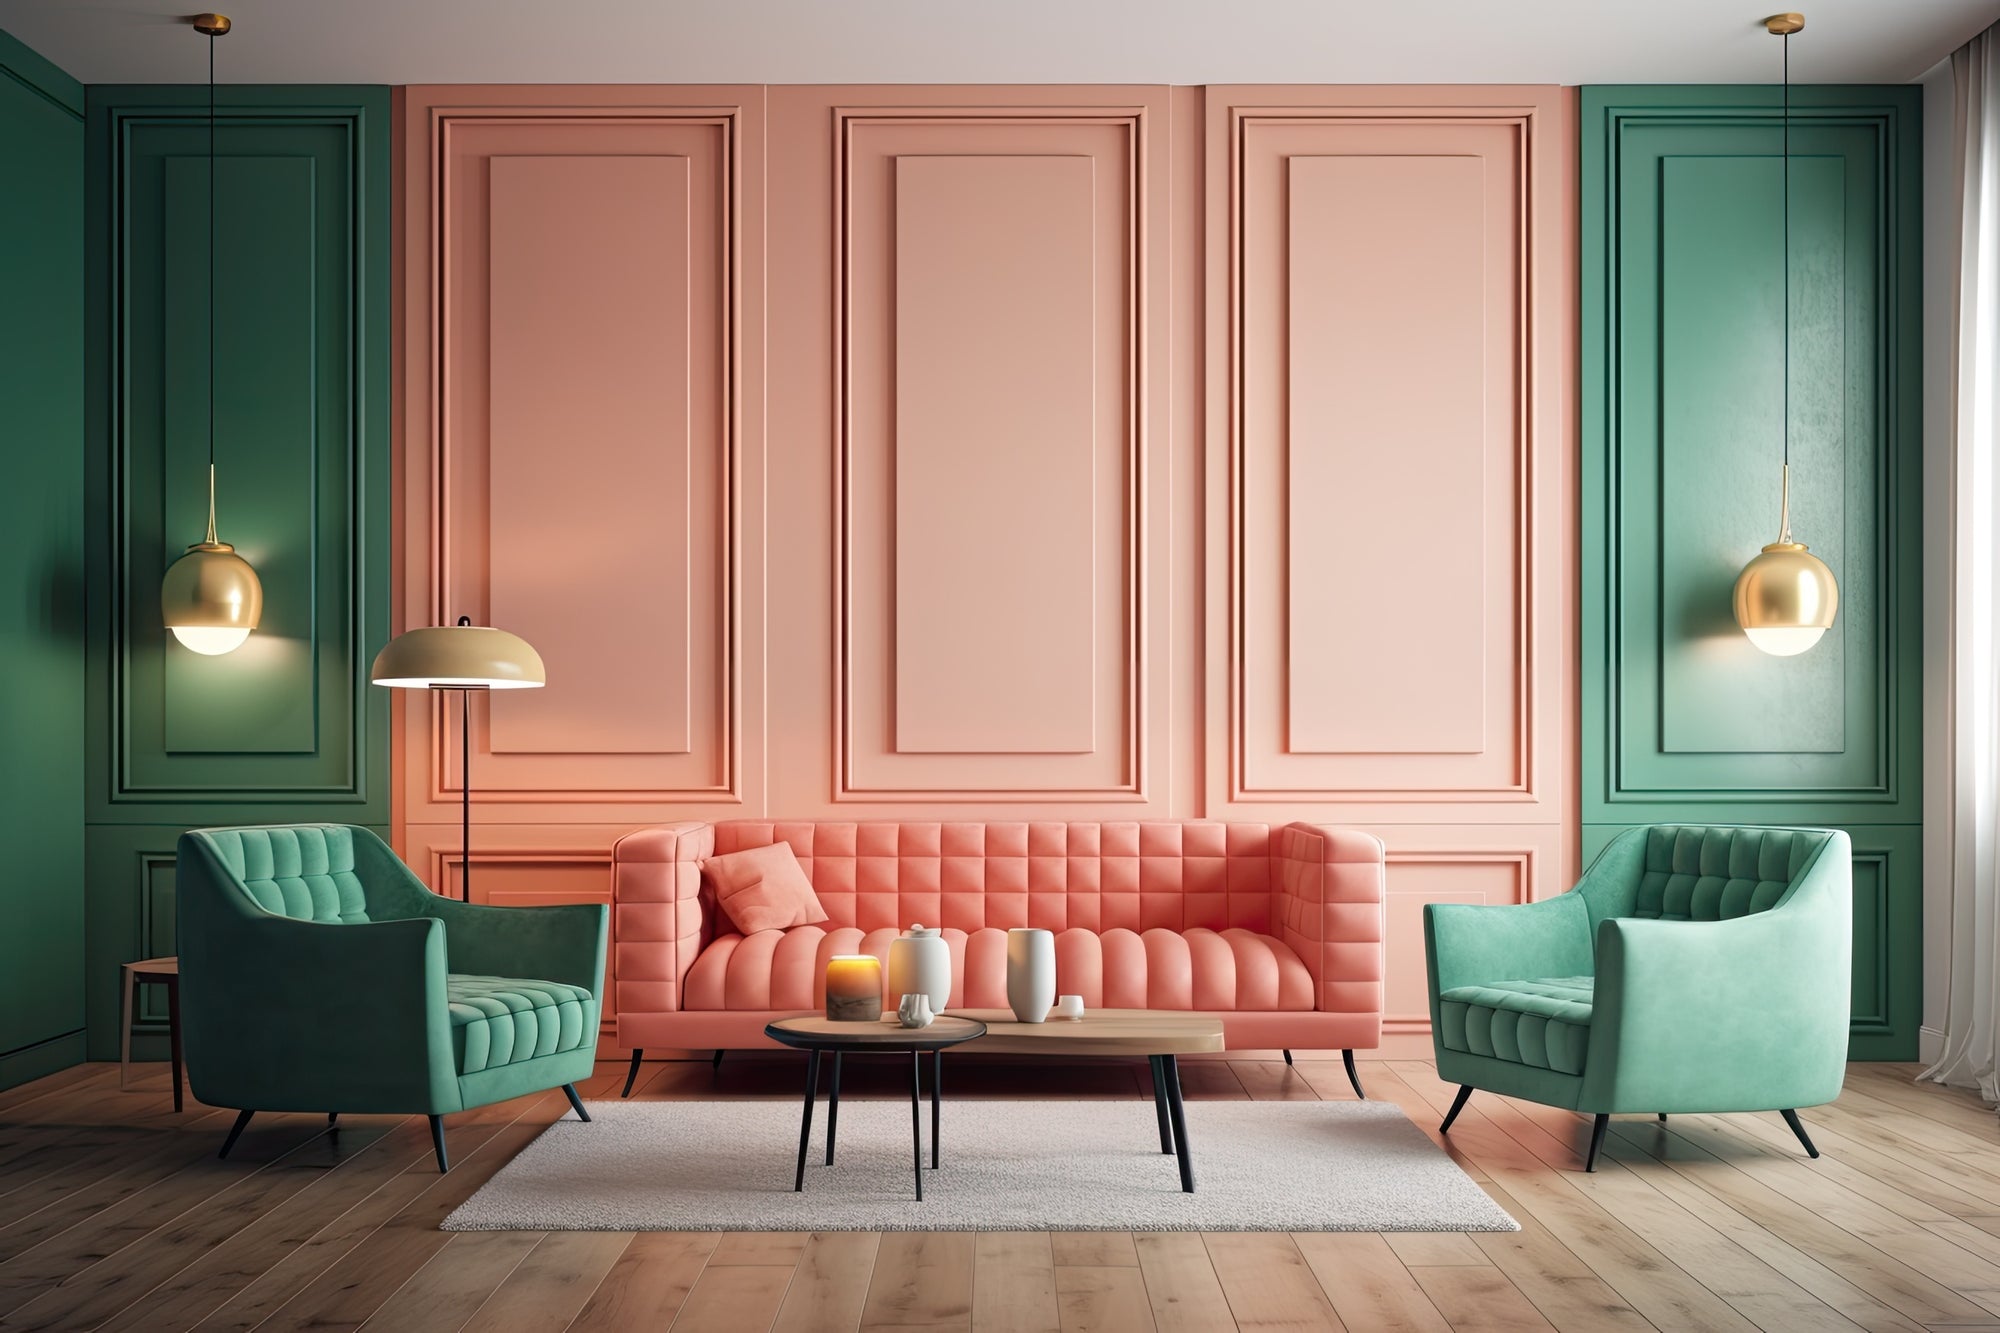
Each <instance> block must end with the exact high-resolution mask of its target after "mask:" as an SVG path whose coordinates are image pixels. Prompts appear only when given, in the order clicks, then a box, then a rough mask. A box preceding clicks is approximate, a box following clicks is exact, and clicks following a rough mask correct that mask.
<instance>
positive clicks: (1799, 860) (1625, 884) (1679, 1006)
mask: <svg viewBox="0 0 2000 1333" xmlns="http://www.w3.org/2000/svg"><path fill="white" fill-rule="evenodd" d="M1851 858H1852V849H1851V847H1850V845H1849V843H1848V839H1847V835H1846V834H1845V833H1841V832H1838V831H1836V830H1832V829H1788V828H1738V827H1707V826H1696V825H1669V824H1662V825H1654V826H1652V827H1650V828H1636V829H1631V830H1629V831H1627V832H1625V833H1621V834H1619V835H1618V837H1617V838H1615V839H1614V840H1613V841H1612V843H1611V845H1610V846H1608V847H1606V848H1605V849H1604V851H1603V852H1602V853H1601V854H1600V855H1599V856H1598V858H1597V859H1596V861H1594V862H1592V863H1591V866H1590V868H1589V869H1588V870H1586V871H1585V872H1584V875H1583V879H1582V880H1581V881H1580V882H1579V883H1578V884H1577V885H1576V887H1575V888H1574V889H1572V890H1570V891H1569V892H1568V893H1565V894H1562V895H1561V896H1559V897H1555V898H1549V899H1545V900H1543V901H1541V902H1537V903H1529V904H1526V905H1522V906H1507V907H1475V906H1465V905H1459V904H1451V903H1432V904H1429V905H1428V906H1426V907H1425V908H1424V944H1425V947H1426V950H1427V952H1428V954H1429V963H1430V1002H1431V1040H1432V1045H1433V1047H1434V1049H1435V1051H1436V1054H1437V1067H1438V1074H1439V1075H1440V1076H1441V1077H1443V1078H1446V1079H1449V1080H1450V1081H1451V1082H1453V1083H1457V1084H1458V1085H1459V1090H1458V1096H1457V1098H1456V1099H1455V1100H1454V1101H1453V1102H1452V1104H1451V1111H1450V1113H1449V1114H1447V1115H1446V1116H1445V1118H1444V1124H1443V1126H1442V1131H1444V1132H1449V1131H1450V1129H1451V1123H1452V1121H1454V1120H1456V1119H1457V1118H1458V1113H1459V1112H1460V1111H1461V1110H1463V1109H1464V1107H1465V1103H1466V1099H1467V1098H1469V1097H1470V1096H1471V1095H1472V1090H1473V1089H1474V1088H1484V1089H1486V1090H1487V1091H1489V1092H1497V1093H1501V1094H1503V1095H1505V1096H1508V1097H1521V1098H1525V1099H1526V1100H1528V1101H1534V1102H1541V1103H1542V1104H1543V1105H1546V1106H1560V1107H1563V1108H1565V1109H1567V1110H1573V1111H1581V1112H1583V1113H1585V1114H1586V1115H1590V1116H1592V1117H1593V1118H1594V1122H1593V1124H1592V1126H1591V1135H1590V1155H1589V1158H1588V1159H1587V1160H1586V1162H1585V1164H1584V1170H1586V1171H1594V1170H1596V1169H1597V1153H1598V1149H1599V1148H1601V1147H1602V1146H1603V1143H1604V1130H1605V1126H1606V1124H1607V1123H1608V1122H1609V1121H1610V1119H1611V1117H1612V1116H1613V1115H1618V1114H1622V1113H1629V1112H1650V1113H1657V1114H1658V1115H1659V1117H1660V1119H1662V1120H1665V1119H1666V1118H1667V1115H1668V1113H1669V1112H1676V1111H1678V1112H1689V1113H1701V1112H1724V1111H1778V1112H1780V1113H1781V1114H1783V1116H1784V1117H1785V1123H1786V1124H1788V1125H1790V1126H1791V1128H1792V1132H1793V1133H1794V1134H1796V1135H1798V1138H1799V1142H1800V1143H1802V1144H1803V1145H1805V1149H1806V1152H1807V1154H1808V1155H1810V1156H1813V1157H1818V1156H1819V1150H1818V1149H1816V1148H1815V1147H1813V1143H1812V1140H1811V1139H1810V1138H1809V1137H1807V1135H1806V1131H1805V1126H1804V1125H1802V1124H1800V1123H1799V1117H1798V1108H1799V1107H1801V1106H1818V1105H1821V1104H1822V1103H1825V1102H1830V1101H1832V1100H1833V1099H1834V1098H1835V1097H1838V1096H1839V1095H1840V1087H1841V1081H1842V1079H1843V1078H1844V1077H1845V1074H1846V1064H1847V1028H1848V1007H1849V1005H1848V988H1849V978H1850V975H1851V963H1850V958H1851V954H1852V950H1853V931H1854V921H1853V907H1852V898H1853V880H1852V861H1851Z"/></svg>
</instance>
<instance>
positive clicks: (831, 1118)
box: [826, 1051, 841, 1166]
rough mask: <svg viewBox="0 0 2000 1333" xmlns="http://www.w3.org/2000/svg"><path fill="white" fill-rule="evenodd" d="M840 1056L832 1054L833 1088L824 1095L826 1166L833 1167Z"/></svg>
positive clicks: (837, 1120) (838, 1053) (838, 1113)
mask: <svg viewBox="0 0 2000 1333" xmlns="http://www.w3.org/2000/svg"><path fill="white" fill-rule="evenodd" d="M840 1056H841V1053H840V1052H839V1051H835V1052H834V1053H833V1087H832V1089H831V1090H829V1091H828V1092H827V1095H826V1164H827V1165H828V1166H832V1165H833V1136H834V1135H835V1134H836V1133H837V1132H838V1131H839V1129H840Z"/></svg>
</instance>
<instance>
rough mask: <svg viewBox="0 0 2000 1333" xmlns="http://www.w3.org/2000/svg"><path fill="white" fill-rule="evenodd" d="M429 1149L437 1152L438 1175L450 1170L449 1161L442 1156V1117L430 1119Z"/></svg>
mask: <svg viewBox="0 0 2000 1333" xmlns="http://www.w3.org/2000/svg"><path fill="white" fill-rule="evenodd" d="M431 1147H432V1148H434V1149H436V1150H437V1159H438V1174H439V1175H443V1174H444V1173H445V1172H447V1171H449V1170H451V1159H450V1158H448V1157H446V1156H445V1155H444V1117H443V1116H441V1115H434V1116H432V1117H431Z"/></svg>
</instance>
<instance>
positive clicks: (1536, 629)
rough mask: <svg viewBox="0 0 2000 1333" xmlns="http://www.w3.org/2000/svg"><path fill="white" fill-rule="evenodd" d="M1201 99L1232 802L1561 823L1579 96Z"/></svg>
mask: <svg viewBox="0 0 2000 1333" xmlns="http://www.w3.org/2000/svg"><path fill="white" fill-rule="evenodd" d="M1339 92H1340V95H1339V96H1338V97H1332V96H1329V90H1327V89H1313V88H1291V89H1273V88H1211V89H1209V90H1208V174H1209V182H1210V184H1209V189H1208V191H1207V203H1208V266H1207V283H1208V320H1209V337H1208V347H1207V355H1208V385H1209V393H1208V401H1209V420H1208V457H1209V460H1210V461H1209V467H1208V473H1207V489H1208V513H1209V522H1208V542H1209V551H1210V555H1209V598H1208V609H1209V623H1210V626H1211V629H1210V630H1209V633H1208V634H1207V636H1206V647H1207V650H1208V654H1209V656H1208V663H1209V673H1208V675H1209V700H1208V710H1209V718H1208V726H1207V732H1208V736H1209V746H1208V751H1209V761H1208V762H1209V782H1208V790H1209V810H1210V812H1211V813H1215V814H1220V813H1222V812H1223V811H1224V810H1230V809H1239V810H1241V811H1242V813H1243V815H1244V817H1246V818H1259V817H1275V816H1276V815H1277V814H1279V813H1283V812H1285V811H1289V810H1298V811H1300V812H1307V811H1312V810H1314V809H1315V808H1318V809H1319V810H1320V811H1321V812H1322V815H1321V816H1320V817H1324V813H1323V812H1324V811H1326V809H1327V808H1328V807H1329V806H1331V807H1335V808H1338V809H1339V810H1340V811H1341V812H1342V813H1341V816H1340V817H1343V818H1357V819H1363V820H1397V821H1400V820H1410V821H1414V822H1422V823H1432V822H1435V823H1440V824H1446V825H1449V824H1453V823H1485V822H1495V821H1497V822H1502V823H1523V824H1527V823H1555V822H1560V821H1561V819H1562V806H1563V801H1564V793H1565V789H1566V783H1565V769H1566V767H1567V766H1566V764H1565V762H1564V756H1563V741H1564V737H1565V735H1566V733H1567V727H1566V725H1565V717H1564V713H1565V704H1566V701H1567V698H1568V689H1569V679H1570V677H1569V669H1568V665H1567V662H1568V648H1569V645H1570V643H1571V642H1573V637H1572V636H1573V633H1574V631H1573V622H1572V618H1571V613H1570V610H1569V605H1568V601H1569V597H1568V591H1567V581H1568V578H1569V575H1570V571H1571V569H1572V568H1573V565H1572V558H1573V557H1572V551H1573V544H1574V530H1573V528H1572V526H1571V523H1570V519H1569V515H1568V496H1567V480H1566V479H1567V477H1568V475H1569V459H1568V455H1569V448H1570V444H1571V440H1572V438H1573V437H1572V434H1571V422H1570V420H1569V414H1568V412H1567V404H1566V401H1565V398H1566V395H1565V392H1564V388H1565V384H1566V374H1565V370H1564V363H1565V360H1566V358H1567V356H1568V355H1569V351H1570V347H1571V345H1572V344H1571V338H1572V332H1571V328H1570V325H1569V321H1568V318H1567V314H1566V307H1567V299H1568V293H1569V291H1570V285H1569V282H1570V279H1569V273H1568V270H1569V267H1570V261H1569V248H1568V247H1569V238H1570V236H1571V232H1570V230H1569V221H1568V207H1567V205H1568V199H1569V192H1570V180H1569V177H1568V175H1567V173H1566V171H1565V170H1564V168H1563V165H1562V164H1563V162H1564V156H1565V148H1564V145H1565V142H1566V138H1567V129H1568V125H1569V117H1570V104H1569V102H1568V100H1567V97H1566V95H1565V94H1563V93H1562V92H1561V91H1560V90H1555V89H1548V90H1541V89H1510V90H1499V89H1477V88H1473V89H1453V88H1441V89H1373V88H1371V89H1341V90H1339Z"/></svg>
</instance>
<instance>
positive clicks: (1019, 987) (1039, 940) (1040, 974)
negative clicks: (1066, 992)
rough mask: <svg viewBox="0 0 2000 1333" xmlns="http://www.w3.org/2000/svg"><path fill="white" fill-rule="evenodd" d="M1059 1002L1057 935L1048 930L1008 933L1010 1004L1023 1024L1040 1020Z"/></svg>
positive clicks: (1008, 999)
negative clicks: (1057, 987) (1057, 989)
mask: <svg viewBox="0 0 2000 1333" xmlns="http://www.w3.org/2000/svg"><path fill="white" fill-rule="evenodd" d="M1055 1002H1056V937H1055V934H1054V932H1052V931H1047V930H1030V929H1026V928H1020V927H1017V928H1015V929H1013V930H1010V931H1008V932H1007V1006H1008V1007H1009V1008H1010V1009H1012V1010H1013V1011H1014V1017H1016V1018H1018V1019H1020V1020H1021V1021H1022V1022H1023V1023H1039V1022H1041V1021H1042V1020H1043V1019H1045V1018H1047V1017H1048V1016H1049V1006H1050V1005H1052V1004H1054V1003H1055Z"/></svg>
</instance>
